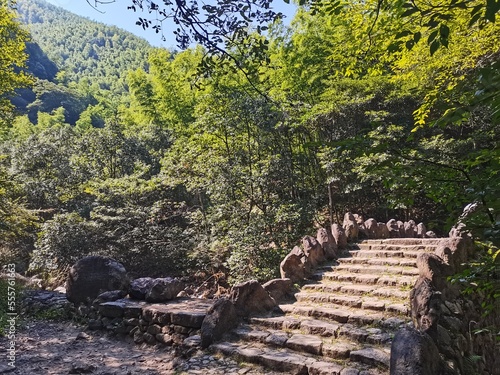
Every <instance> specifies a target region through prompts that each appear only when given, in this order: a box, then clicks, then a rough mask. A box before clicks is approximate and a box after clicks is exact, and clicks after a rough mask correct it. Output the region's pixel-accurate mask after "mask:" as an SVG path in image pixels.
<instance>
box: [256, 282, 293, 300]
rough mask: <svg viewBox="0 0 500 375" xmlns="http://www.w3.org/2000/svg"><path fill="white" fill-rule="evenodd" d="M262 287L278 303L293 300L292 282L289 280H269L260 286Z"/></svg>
mask: <svg viewBox="0 0 500 375" xmlns="http://www.w3.org/2000/svg"><path fill="white" fill-rule="evenodd" d="M262 287H263V288H264V289H265V290H266V292H267V293H269V295H270V296H271V297H272V298H273V299H274V300H275V301H276V302H278V303H279V302H282V301H286V300H290V299H293V298H294V287H293V282H292V280H290V279H274V280H270V281H268V282H267V283H265V284H262Z"/></svg>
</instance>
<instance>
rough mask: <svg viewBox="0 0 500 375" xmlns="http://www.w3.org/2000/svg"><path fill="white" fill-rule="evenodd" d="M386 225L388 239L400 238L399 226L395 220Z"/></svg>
mask: <svg viewBox="0 0 500 375" xmlns="http://www.w3.org/2000/svg"><path fill="white" fill-rule="evenodd" d="M386 225H387V229H388V230H389V238H399V237H401V234H400V233H399V225H398V222H397V221H396V219H391V220H389V221H388V222H387V224H386Z"/></svg>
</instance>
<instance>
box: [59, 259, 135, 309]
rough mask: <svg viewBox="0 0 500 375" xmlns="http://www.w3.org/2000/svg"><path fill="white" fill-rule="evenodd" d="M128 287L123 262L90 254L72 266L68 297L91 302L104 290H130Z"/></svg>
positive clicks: (71, 300) (68, 282) (76, 300)
mask: <svg viewBox="0 0 500 375" xmlns="http://www.w3.org/2000/svg"><path fill="white" fill-rule="evenodd" d="M128 287H129V279H128V276H127V271H126V270H125V267H123V265H122V264H121V263H119V262H117V261H116V260H114V259H111V258H105V257H101V256H88V257H85V258H82V259H80V260H79V261H78V262H76V263H75V264H74V265H73V266H72V267H71V268H70V270H69V273H68V278H67V279H66V297H67V298H68V300H69V301H70V302H73V303H75V304H79V303H90V302H92V301H93V300H94V299H95V298H96V297H97V296H98V295H99V294H101V293H103V292H106V291H110V290H125V291H128Z"/></svg>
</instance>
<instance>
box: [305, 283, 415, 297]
mask: <svg viewBox="0 0 500 375" xmlns="http://www.w3.org/2000/svg"><path fill="white" fill-rule="evenodd" d="M302 291H312V292H324V293H334V292H339V291H341V292H344V293H348V294H350V295H366V294H371V295H373V296H377V297H388V298H399V299H406V300H408V298H409V294H410V292H409V287H402V288H400V287H397V286H396V287H393V286H378V285H364V284H352V283H343V282H336V281H330V282H320V283H317V284H306V285H304V286H303V287H302Z"/></svg>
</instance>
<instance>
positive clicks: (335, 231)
mask: <svg viewBox="0 0 500 375" xmlns="http://www.w3.org/2000/svg"><path fill="white" fill-rule="evenodd" d="M332 236H333V238H334V239H335V243H336V244H337V247H338V248H339V249H345V248H346V247H347V236H346V234H345V232H344V228H342V227H341V226H340V225H338V224H332Z"/></svg>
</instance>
